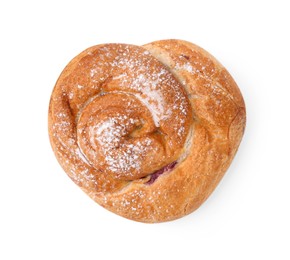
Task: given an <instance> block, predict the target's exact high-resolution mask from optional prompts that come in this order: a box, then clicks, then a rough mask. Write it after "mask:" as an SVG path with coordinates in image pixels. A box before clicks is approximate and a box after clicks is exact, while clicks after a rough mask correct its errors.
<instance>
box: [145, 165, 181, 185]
mask: <svg viewBox="0 0 290 260" xmlns="http://www.w3.org/2000/svg"><path fill="white" fill-rule="evenodd" d="M176 164H177V161H174V162H172V163H170V164H167V165H166V166H164V167H163V168H161V169H159V170H157V171H155V172H153V173H152V174H151V176H150V179H149V181H147V182H146V183H145V184H147V185H151V184H153V183H154V182H155V181H156V180H157V179H158V177H159V176H161V175H162V174H163V173H165V172H169V171H172V170H173V169H174V167H175V166H176Z"/></svg>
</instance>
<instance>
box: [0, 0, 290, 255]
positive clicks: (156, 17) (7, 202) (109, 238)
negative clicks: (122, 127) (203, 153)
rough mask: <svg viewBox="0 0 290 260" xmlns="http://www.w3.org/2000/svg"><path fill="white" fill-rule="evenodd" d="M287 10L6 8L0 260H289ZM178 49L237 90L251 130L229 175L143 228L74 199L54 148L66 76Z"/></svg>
mask: <svg viewBox="0 0 290 260" xmlns="http://www.w3.org/2000/svg"><path fill="white" fill-rule="evenodd" d="M287 2H289V1H282V0H276V1H267V0H265V1H255V0H251V1H246V0H244V1H225V0H223V1H222V0H219V1H200V0H199V1H185V0H175V1H170V0H167V1H157V0H154V1H150V0H147V1H126V0H120V1H110V0H102V1H85V0H82V1H32V0H26V1H20V0H19V1H3V0H1V3H0V27H1V31H0V36H1V40H0V46H1V48H0V71H1V74H0V79H1V80H0V90H1V91H0V113H1V114H0V116H1V121H0V122H1V127H0V136H1V143H0V145H1V149H0V153H1V156H0V158H1V159H0V160H1V164H0V174H1V178H0V240H1V241H0V259H3V260H6V259H199V260H202V259H223V260H227V259H290V252H289V251H290V248H289V244H290V235H289V234H290V211H289V206H290V202H289V200H290V188H289V187H290V168H289V161H290V152H289V147H290V141H289V140H290V139H289V133H290V127H289V125H290V124H289V114H290V98H289V94H290V91H289V88H290V85H289V84H290V83H289V74H290V65H289V61H290V51H289V46H290V40H289V35H290V12H289V11H290V8H289V7H288V5H287ZM167 38H179V39H184V40H188V41H191V42H194V43H196V44H198V45H200V46H202V47H203V48H205V49H206V50H208V51H209V52H211V53H212V54H213V55H214V56H216V57H217V58H218V59H219V60H220V61H221V62H222V63H223V64H224V66H225V67H227V69H228V70H229V71H230V73H231V74H232V76H233V77H234V78H235V80H236V81H237V83H238V85H239V87H240V89H241V91H242V93H243V95H244V98H245V101H246V105H247V116H248V120H247V128H246V132H245V136H244V139H243V141H242V144H241V146H240V149H239V151H238V153H237V156H236V158H235V160H234V161H233V163H232V165H231V167H230V169H229V170H228V172H227V174H226V175H225V177H224V179H223V180H222V182H221V183H220V184H219V186H218V187H217V189H216V190H215V192H214V193H213V194H212V196H211V197H210V198H209V199H208V200H207V201H206V202H205V203H204V204H203V205H202V207H201V208H200V209H198V210H197V211H196V212H194V213H193V214H191V215H189V216H187V217H184V218H182V219H180V220H177V221H173V222H169V223H163V224H154V225H149V224H142V223H136V222H133V221H129V220H126V219H123V218H121V217H119V216H116V215H114V214H112V213H109V212H107V211H106V210H105V209H103V208H101V207H100V206H99V205H97V204H96V203H94V202H93V201H92V200H90V199H89V198H88V197H87V196H86V195H85V194H84V193H83V192H82V191H81V190H80V189H79V188H78V187H76V186H75V185H74V184H73V183H72V182H71V181H70V180H69V178H68V177H67V176H66V174H65V173H64V172H63V170H62V169H61V167H60V166H59V165H58V163H57V161H56V159H55V157H54V155H53V153H52V150H51V148H50V144H49V140H48V133H47V111H48V103H49V98H50V94H51V91H52V89H53V86H54V84H55V81H56V79H57V78H58V76H59V74H60V72H61V71H62V69H63V68H64V66H65V65H66V64H67V62H68V61H69V60H70V59H72V58H73V57H74V56H75V55H77V54H78V53H79V52H81V51H82V50H83V49H85V48H87V47H89V46H92V45H95V44H99V43H108V42H122V43H132V44H143V43H148V42H151V41H154V40H158V39H167Z"/></svg>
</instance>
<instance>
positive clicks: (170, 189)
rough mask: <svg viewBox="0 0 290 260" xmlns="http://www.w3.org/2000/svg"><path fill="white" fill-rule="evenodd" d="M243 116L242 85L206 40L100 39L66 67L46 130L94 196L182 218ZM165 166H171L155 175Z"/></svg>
mask: <svg viewBox="0 0 290 260" xmlns="http://www.w3.org/2000/svg"><path fill="white" fill-rule="evenodd" d="M245 120H246V113H245V105H244V101H243V98H242V95H241V93H240V91H239V89H238V87H237V85H236V83H235V82H234V80H233V79H232V77H231V76H230V74H229V73H228V72H227V71H226V70H225V68H224V67H223V66H222V65H221V64H220V63H219V62H218V61H217V60H216V59H215V58H214V57H212V56H211V55H210V54H208V53H207V52H206V51H205V50H203V49H201V48H200V47H198V46H196V45H194V44H192V43H189V42H185V41H180V40H164V41H157V42H153V43H150V44H147V45H145V46H143V47H138V46H133V45H124V44H104V45H98V46H94V47H91V48H89V49H87V50H85V51H84V52H82V53H81V54H79V55H78V56H77V57H75V58H74V59H73V60H72V61H71V62H70V63H69V64H68V65H67V67H66V68H65V70H64V71H63V73H62V74H61V76H60V78H59V79H58V81H57V83H56V86H55V88H54V91H53V93H52V97H51V102H50V109H49V135H50V140H51V144H52V147H53V150H54V152H55V154H56V157H57V159H58V161H59V162H60V164H61V166H62V167H63V168H64V170H65V171H66V173H67V174H68V175H69V177H70V178H71V179H72V180H73V181H74V182H75V183H76V184H78V185H79V186H80V187H81V188H82V189H83V190H84V191H85V192H86V193H87V194H88V195H89V196H90V197H91V198H93V199H94V200H95V201H96V202H98V203H99V204H100V205H102V206H103V207H105V208H107V209H108V210H110V211H112V212H115V213H117V214H119V215H121V216H124V217H126V218H129V219H133V220H136V221H141V222H149V223H152V222H163V221H169V220H173V219H176V218H180V217H182V216H184V215H186V214H189V213H190V212H192V211H193V210H195V209H197V208H198V207H199V206H200V205H201V204H202V203H203V202H204V201H205V200H206V199H207V197H208V196H209V195H210V194H211V192H212V191H213V190H214V188H215V187H216V185H217V184H218V182H219V181H220V179H221V178H222V176H223V175H224V173H225V171H226V170H227V168H228V167H229V165H230V163H231V161H232V159H233V157H234V155H235V153H236V151H237V149H238V146H239V143H240V141H241V138H242V135H243V132H244V128H245ZM176 162H177V164H176ZM175 164H176V165H175ZM168 165H169V166H170V167H169V166H168ZM164 167H165V168H166V167H167V168H168V169H169V168H173V169H172V170H171V171H167V172H165V173H164V174H162V175H161V176H159V178H158V179H157V180H155V181H154V180H153V179H152V178H153V175H154V174H153V175H152V173H156V172H158V170H159V169H160V168H164ZM167 168H166V169H167Z"/></svg>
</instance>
